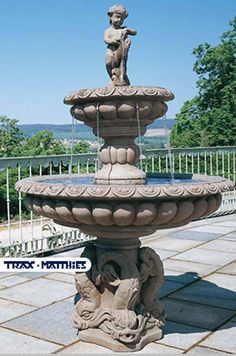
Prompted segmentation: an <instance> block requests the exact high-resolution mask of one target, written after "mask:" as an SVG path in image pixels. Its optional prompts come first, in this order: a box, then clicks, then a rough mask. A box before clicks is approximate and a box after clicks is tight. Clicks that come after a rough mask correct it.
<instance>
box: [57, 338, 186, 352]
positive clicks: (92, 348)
mask: <svg viewBox="0 0 236 356" xmlns="http://www.w3.org/2000/svg"><path fill="white" fill-rule="evenodd" d="M58 353H59V354H63V353H64V354H78V355H80V354H94V355H96V354H114V352H113V351H111V350H110V349H107V348H105V347H102V346H99V345H95V344H91V343H88V342H82V341H79V342H77V343H75V344H73V345H71V346H69V347H66V348H65V349H63V350H62V351H59V352H58ZM159 353H160V354H170V353H174V354H176V353H182V351H181V350H178V349H176V348H172V347H168V346H165V345H160V344H159V343H154V342H152V343H150V344H148V345H147V346H145V347H144V348H143V349H142V350H140V351H136V352H135V355H136V354H152V355H155V354H159ZM119 354H124V355H127V354H129V353H119Z"/></svg>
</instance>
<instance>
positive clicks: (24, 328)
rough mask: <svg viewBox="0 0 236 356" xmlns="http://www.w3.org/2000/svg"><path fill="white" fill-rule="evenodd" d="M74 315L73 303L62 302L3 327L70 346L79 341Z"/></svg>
mask: <svg viewBox="0 0 236 356" xmlns="http://www.w3.org/2000/svg"><path fill="white" fill-rule="evenodd" d="M73 313H74V305H73V303H72V302H71V303H69V302H67V301H66V302H65V301H62V302H58V303H54V304H51V305H49V306H47V307H45V308H41V309H38V310H36V311H33V312H32V313H30V314H27V315H24V316H22V317H19V318H17V319H15V320H12V321H9V322H7V323H5V324H3V325H4V326H6V327H8V328H10V329H13V330H16V331H20V332H23V333H25V334H27V335H31V336H36V337H38V338H41V339H44V340H47V341H51V342H55V343H58V344H63V345H69V344H71V343H72V342H74V341H76V340H78V335H76V333H77V330H76V329H75V328H73Z"/></svg>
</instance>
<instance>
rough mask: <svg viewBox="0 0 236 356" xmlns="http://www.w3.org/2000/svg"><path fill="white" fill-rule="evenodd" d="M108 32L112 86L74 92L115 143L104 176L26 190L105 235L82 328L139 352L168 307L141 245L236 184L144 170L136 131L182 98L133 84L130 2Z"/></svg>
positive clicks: (84, 333)
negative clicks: (150, 173)
mask: <svg viewBox="0 0 236 356" xmlns="http://www.w3.org/2000/svg"><path fill="white" fill-rule="evenodd" d="M108 15H109V18H110V24H111V26H110V27H109V28H108V29H107V30H106V31H105V36H104V37H105V42H106V43H107V45H108V46H107V53H106V67H107V71H108V74H109V76H110V79H111V82H110V83H109V85H108V86H107V87H104V88H98V89H83V90H80V91H77V92H74V93H71V94H69V95H68V96H66V97H65V99H64V103H65V104H67V105H71V106H72V108H71V114H72V116H73V117H74V118H75V119H77V120H80V121H83V122H84V123H85V124H86V125H88V126H90V127H92V128H93V131H94V133H95V135H99V136H100V137H102V138H103V139H104V141H105V143H104V145H103V146H102V147H101V149H100V161H101V165H102V167H101V168H100V169H99V170H98V171H97V173H96V174H95V175H78V174H72V175H61V176H58V175H56V176H50V177H48V176H40V177H32V178H27V179H23V180H21V181H19V182H17V184H16V189H17V190H18V191H21V192H24V193H26V204H27V206H28V207H29V209H31V210H32V211H33V212H35V213H37V214H39V215H43V216H46V217H49V218H52V219H53V220H54V221H55V222H56V223H58V224H61V225H65V226H71V227H75V228H79V229H80V230H81V231H83V232H85V233H87V234H91V235H93V236H96V237H97V240H96V242H95V244H94V245H92V246H88V247H86V248H85V250H84V252H83V256H84V257H87V258H89V259H90V260H91V262H92V268H91V269H90V271H89V272H87V273H78V274H76V276H75V283H76V288H77V290H78V293H79V296H80V300H79V301H77V299H78V298H76V301H77V303H76V312H75V316H74V322H75V327H76V328H78V330H79V337H80V339H81V340H83V341H87V342H91V343H96V344H99V345H103V346H105V347H108V348H110V349H112V350H114V351H137V350H139V349H141V348H142V347H144V346H145V345H146V344H147V343H149V342H151V341H155V340H159V339H160V338H161V337H162V329H161V328H162V326H163V324H164V317H165V313H164V309H163V306H162V305H161V303H160V301H159V300H158V298H157V292H158V290H159V288H160V287H161V285H162V283H163V279H164V272H163V265H162V262H161V260H160V257H159V256H158V254H157V253H156V252H154V251H153V250H152V249H151V248H148V247H140V241H139V237H141V236H144V235H149V234H152V233H154V232H155V231H156V230H158V229H165V228H171V227H176V226H181V225H184V224H187V223H189V222H190V221H192V220H195V219H198V218H200V217H204V216H207V215H209V214H211V213H213V212H214V211H215V210H216V209H217V208H218V207H219V206H220V204H221V194H220V193H221V192H224V191H228V190H232V189H233V187H234V186H233V183H232V182H231V181H229V180H226V179H224V178H222V177H213V176H211V177H209V176H206V175H204V176H203V175H193V176H192V177H190V178H189V179H175V180H174V181H170V179H168V178H166V176H164V175H161V174H159V175H156V176H152V177H148V176H147V175H146V173H145V172H143V171H142V170H140V169H139V168H138V167H137V163H138V161H139V156H140V152H139V147H138V146H137V145H136V144H135V138H136V137H138V136H139V135H140V134H141V135H143V134H144V133H145V131H146V127H147V125H148V124H150V123H151V122H153V121H154V120H155V119H157V118H160V117H162V116H163V115H164V114H165V113H166V111H167V105H166V102H167V101H169V100H173V99H174V95H173V94H172V93H171V92H170V91H169V90H166V89H164V88H159V87H148V86H130V85H129V79H128V76H127V58H128V50H129V47H130V40H129V37H128V36H129V35H135V34H136V31H135V30H132V29H129V28H127V27H123V26H122V24H123V21H124V19H125V18H126V17H127V16H128V13H127V11H126V10H125V9H124V7H123V6H122V5H115V6H113V7H111V8H110V9H109V12H108Z"/></svg>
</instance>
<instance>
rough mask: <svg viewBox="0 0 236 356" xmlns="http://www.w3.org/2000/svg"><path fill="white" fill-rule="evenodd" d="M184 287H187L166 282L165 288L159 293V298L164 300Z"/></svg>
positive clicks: (182, 284)
mask: <svg viewBox="0 0 236 356" xmlns="http://www.w3.org/2000/svg"><path fill="white" fill-rule="evenodd" d="M184 285H185V284H184V283H178V282H173V281H168V280H165V282H164V284H163V286H162V287H161V288H160V290H159V291H158V298H163V297H165V296H166V295H168V294H170V293H173V292H175V291H176V290H178V289H180V288H183V287H184Z"/></svg>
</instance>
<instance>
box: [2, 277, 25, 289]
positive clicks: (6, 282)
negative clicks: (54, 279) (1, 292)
mask: <svg viewBox="0 0 236 356" xmlns="http://www.w3.org/2000/svg"><path fill="white" fill-rule="evenodd" d="M27 281H29V278H25V277H21V276H17V275H14V276H10V277H5V278H2V279H1V280H0V286H3V287H11V286H15V285H16V284H20V283H24V282H27Z"/></svg>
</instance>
